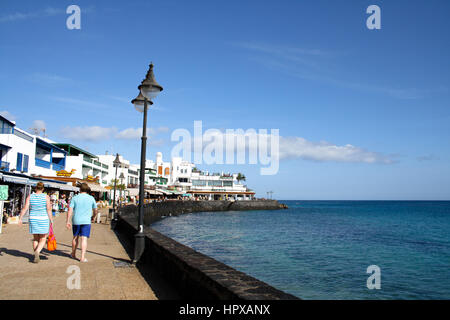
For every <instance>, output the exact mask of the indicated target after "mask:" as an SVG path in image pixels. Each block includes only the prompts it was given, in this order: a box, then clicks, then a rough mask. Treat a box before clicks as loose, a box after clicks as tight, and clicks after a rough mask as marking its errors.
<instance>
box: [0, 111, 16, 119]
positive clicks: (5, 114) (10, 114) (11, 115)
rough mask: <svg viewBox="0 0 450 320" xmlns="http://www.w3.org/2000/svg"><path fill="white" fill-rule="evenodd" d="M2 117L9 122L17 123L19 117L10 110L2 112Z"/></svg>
mask: <svg viewBox="0 0 450 320" xmlns="http://www.w3.org/2000/svg"><path fill="white" fill-rule="evenodd" d="M0 115H1V116H3V117H5V118H6V119H8V120H9V121H15V120H16V119H17V117H16V116H15V115H13V114H12V113H10V112H9V111H8V110H3V111H0Z"/></svg>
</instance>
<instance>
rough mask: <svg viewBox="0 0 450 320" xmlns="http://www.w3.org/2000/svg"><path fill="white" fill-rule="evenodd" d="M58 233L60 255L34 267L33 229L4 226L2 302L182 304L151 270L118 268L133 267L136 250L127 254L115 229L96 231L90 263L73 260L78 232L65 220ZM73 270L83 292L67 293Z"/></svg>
mask: <svg viewBox="0 0 450 320" xmlns="http://www.w3.org/2000/svg"><path fill="white" fill-rule="evenodd" d="M102 220H103V221H104V218H103V219H102ZM54 228H55V235H56V240H57V242H58V247H57V250H56V251H53V252H49V251H47V250H46V249H45V248H44V249H43V250H42V252H41V261H40V262H39V263H38V264H34V263H32V259H33V256H34V255H33V249H32V241H31V239H32V236H31V235H30V234H29V233H28V224H24V225H22V226H19V225H5V226H4V228H3V233H2V234H0V300H6V299H26V300H28V299H31V300H35V299H63V300H71V299H75V300H79V299H82V300H93V299H105V300H124V299H127V300H130V299H132V300H156V299H177V298H178V297H177V296H176V294H175V293H174V292H173V290H171V288H170V287H168V286H166V284H165V283H164V282H162V281H161V280H160V279H159V277H158V275H157V274H156V273H154V272H152V271H151V270H148V269H145V270H146V271H145V272H144V271H140V270H139V269H138V268H134V267H115V265H114V262H116V261H118V262H121V261H122V262H129V261H130V256H129V251H131V250H130V249H131V248H128V250H125V248H127V245H126V243H121V241H120V240H119V238H118V237H117V235H116V234H115V233H114V231H112V230H111V229H110V225H109V224H105V223H100V224H93V225H92V231H91V238H90V239H89V242H88V251H87V253H86V258H87V259H88V262H86V263H80V262H79V261H78V260H75V259H72V258H71V257H70V252H71V241H72V231H71V230H67V229H66V227H65V214H61V215H60V216H59V217H56V218H55V219H54ZM127 251H128V252H127ZM80 255H81V250H80V249H78V251H77V258H79V257H80ZM70 266H78V267H79V268H80V276H81V288H80V289H72V290H71V289H68V287H67V279H68V278H69V277H70V276H71V275H73V271H72V273H67V270H68V268H69V267H70ZM72 268H73V267H72ZM69 270H70V268H69Z"/></svg>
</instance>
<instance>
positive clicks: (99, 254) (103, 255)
mask: <svg viewBox="0 0 450 320" xmlns="http://www.w3.org/2000/svg"><path fill="white" fill-rule="evenodd" d="M58 245H59V246H64V247H68V248H70V249H71V250H72V246H69V245H67V244H64V243H58ZM77 250H81V249H80V248H78V249H77ZM53 252H55V251H49V253H50V254H52V253H53ZM86 253H92V254H95V255H97V256H102V257H105V258H110V259H113V260H115V261H123V262H130V260H127V259H122V258H116V257H111V256H108V255H106V254H102V253H98V252H94V251H90V250H86ZM67 256H68V257H70V258H71V259H72V256H71V255H70V254H69V253H67Z"/></svg>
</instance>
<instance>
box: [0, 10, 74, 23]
mask: <svg viewBox="0 0 450 320" xmlns="http://www.w3.org/2000/svg"><path fill="white" fill-rule="evenodd" d="M59 14H61V15H62V14H65V11H64V10H63V9H58V8H52V7H47V8H45V9H44V10H39V11H35V12H16V13H10V14H6V15H3V16H1V17H0V23H1V22H12V21H17V20H27V19H30V18H36V17H51V16H56V15H59Z"/></svg>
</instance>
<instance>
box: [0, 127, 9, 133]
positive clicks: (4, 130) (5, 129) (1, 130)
mask: <svg viewBox="0 0 450 320" xmlns="http://www.w3.org/2000/svg"><path fill="white" fill-rule="evenodd" d="M0 133H3V134H11V133H12V128H0Z"/></svg>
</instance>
